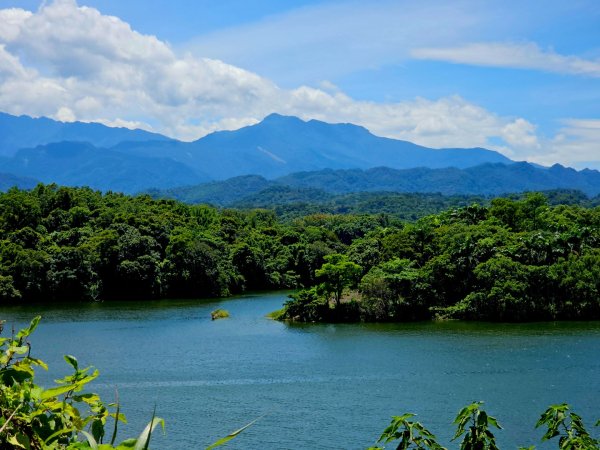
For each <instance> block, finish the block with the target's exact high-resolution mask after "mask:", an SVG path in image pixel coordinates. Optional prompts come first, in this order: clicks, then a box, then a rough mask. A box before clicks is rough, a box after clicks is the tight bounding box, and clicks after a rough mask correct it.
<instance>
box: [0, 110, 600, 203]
mask: <svg viewBox="0 0 600 450" xmlns="http://www.w3.org/2000/svg"><path fill="white" fill-rule="evenodd" d="M36 181H41V182H45V183H51V182H55V183H59V184H64V185H69V186H82V185H86V186H90V187H92V188H95V189H100V190H113V191H122V192H125V193H136V192H140V191H148V190H151V189H154V190H152V191H151V192H153V194H154V195H157V196H171V197H175V198H180V199H183V200H186V201H193V202H211V203H215V204H219V205H230V204H234V203H236V202H239V201H241V200H242V199H243V198H244V197H246V196H248V195H256V194H260V193H261V192H262V191H264V190H265V189H269V188H276V189H275V190H276V191H277V189H279V191H280V192H281V189H282V188H283V187H289V188H290V190H289V192H297V194H298V195H300V196H306V195H308V194H307V193H308V192H310V190H311V189H313V190H318V191H323V192H328V193H333V194H340V193H348V192H357V191H370V192H374V191H394V192H440V193H444V194H449V195H452V194H484V195H497V194H501V193H507V192H519V191H523V190H548V189H556V188H571V189H579V190H581V191H583V192H585V193H586V194H588V195H597V194H598V193H599V192H600V188H599V186H600V172H598V171H595V170H587V169H586V170H583V171H575V170H574V169H569V168H565V167H562V166H559V165H556V166H553V167H550V168H543V167H539V166H535V165H532V164H528V163H516V162H514V161H511V160H510V159H508V158H506V157H505V156H503V155H501V154H500V153H498V152H495V151H492V150H486V149H482V148H471V149H464V148H462V149H461V148H448V149H432V148H427V147H423V146H419V145H416V144H413V143H411V142H407V141H401V140H396V139H389V138H383V137H379V136H375V135H373V134H372V133H370V132H369V131H368V130H367V129H365V128H363V127H360V126H357V125H353V124H329V123H325V122H321V121H317V120H309V121H303V120H301V119H299V118H297V117H289V116H282V115H279V114H271V115H269V116H267V117H266V118H265V119H264V120H263V121H261V122H259V123H257V124H255V125H251V126H247V127H244V128H241V129H239V130H235V131H219V132H214V133H212V134H209V135H207V136H205V137H203V138H201V139H198V140H196V141H193V142H182V141H178V140H174V139H170V138H168V137H165V136H162V135H160V134H156V133H149V132H147V131H143V130H130V129H127V128H111V127H108V126H105V125H101V124H98V123H81V122H74V123H63V122H57V121H54V120H51V119H47V118H39V119H34V118H31V117H27V116H19V117H17V116H11V115H9V114H4V113H0V189H6V188H7V187H8V186H10V185H11V183H14V184H15V185H18V186H21V187H24V188H27V187H30V186H31V185H32V184H33V183H35V182H36ZM182 186H190V187H187V188H181V189H179V188H180V187H182Z"/></svg>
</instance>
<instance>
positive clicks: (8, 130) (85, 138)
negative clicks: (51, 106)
mask: <svg viewBox="0 0 600 450" xmlns="http://www.w3.org/2000/svg"><path fill="white" fill-rule="evenodd" d="M153 140H156V141H169V140H170V139H169V138H167V137H165V136H163V135H160V134H156V133H149V132H148V131H144V130H130V129H128V128H115V127H107V126H105V125H102V124H99V123H83V122H68V123H66V122H58V121H56V120H52V119H48V118H46V117H40V118H38V119H34V118H32V117H29V116H12V115H10V114H6V113H2V112H0V155H1V156H13V155H14V154H15V153H16V152H17V150H19V149H22V148H31V147H36V146H38V145H44V144H50V143H55V142H61V141H79V142H89V143H90V144H92V145H95V146H97V147H112V146H114V145H117V144H119V143H121V142H127V141H132V142H135V141H138V142H139V141H144V142H146V141H153Z"/></svg>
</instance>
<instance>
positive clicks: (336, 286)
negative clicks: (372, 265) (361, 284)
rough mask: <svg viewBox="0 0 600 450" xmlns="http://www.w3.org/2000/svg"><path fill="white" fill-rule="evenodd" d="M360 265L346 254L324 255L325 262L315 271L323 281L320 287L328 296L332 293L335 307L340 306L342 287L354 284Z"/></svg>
mask: <svg viewBox="0 0 600 450" xmlns="http://www.w3.org/2000/svg"><path fill="white" fill-rule="evenodd" d="M361 272H362V267H360V266H359V265H358V264H356V263H353V262H352V261H350V260H349V259H348V257H347V256H346V255H341V254H339V253H333V254H331V255H327V256H325V264H323V265H322V266H321V268H320V269H319V270H317V271H316V275H317V277H319V278H321V279H322V280H323V282H322V283H321V287H322V288H323V290H324V291H325V292H326V293H327V295H328V296H331V295H332V294H333V299H334V300H335V306H336V308H337V307H338V306H340V303H341V300H342V293H343V292H344V289H345V288H347V287H350V286H354V285H356V283H357V282H358V277H359V276H360V274H361Z"/></svg>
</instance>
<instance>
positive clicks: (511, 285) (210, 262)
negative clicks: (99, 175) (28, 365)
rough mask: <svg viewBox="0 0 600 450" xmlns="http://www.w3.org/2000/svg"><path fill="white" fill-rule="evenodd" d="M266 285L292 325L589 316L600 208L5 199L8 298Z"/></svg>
mask: <svg viewBox="0 0 600 450" xmlns="http://www.w3.org/2000/svg"><path fill="white" fill-rule="evenodd" d="M402 213H403V215H405V214H406V213H407V212H406V211H403V212H402ZM263 289H296V290H297V291H296V293H295V294H293V295H292V297H291V299H290V301H288V302H287V303H286V305H285V308H284V310H282V311H281V312H280V313H279V314H277V316H278V317H280V318H282V319H289V320H297V321H330V322H337V321H348V322H354V321H406V320H427V319H432V318H457V319H469V320H491V321H528V320H556V319H568V320H570V319H584V320H596V319H599V318H600V294H599V289H600V208H599V207H586V206H580V205H551V204H550V203H549V201H548V197H547V196H545V195H543V194H540V193H531V194H527V195H525V196H523V197H522V198H518V199H515V198H495V199H492V200H491V201H489V202H487V204H485V205H482V204H471V205H469V206H464V207H456V208H450V209H448V210H446V211H443V212H439V213H436V214H432V215H428V216H425V217H422V218H420V219H418V220H416V221H413V222H405V221H401V220H399V219H398V218H396V217H395V216H394V215H393V214H375V215H374V214H360V213H356V214H334V215H331V214H312V215H307V216H304V217H295V218H292V219H290V218H288V219H287V220H286V219H283V218H280V217H278V216H277V215H276V214H275V212H274V211H272V210H266V209H256V210H236V209H218V208H214V207H211V206H207V205H187V204H184V203H181V202H178V201H174V200H155V199H152V198H151V197H150V196H148V195H140V196H127V195H123V194H116V193H111V192H108V193H101V192H98V191H94V190H91V189H89V188H67V187H60V186H57V185H42V184H40V185H38V186H37V187H35V188H34V189H32V190H30V191H26V190H19V189H11V190H9V191H8V192H6V193H2V194H0V302H2V303H4V304H15V303H33V302H46V303H48V302H58V301H92V300H114V299H120V300H129V299H131V300H150V299H156V298H205V297H218V296H228V295H232V294H235V293H240V292H243V291H246V290H263Z"/></svg>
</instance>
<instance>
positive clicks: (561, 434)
mask: <svg viewBox="0 0 600 450" xmlns="http://www.w3.org/2000/svg"><path fill="white" fill-rule="evenodd" d="M543 426H544V427H546V428H547V431H546V432H545V433H544V436H543V437H542V441H547V440H550V439H554V438H555V437H558V448H559V449H561V450H593V449H599V448H600V441H598V440H597V439H594V438H593V437H592V436H591V435H590V434H589V433H588V431H587V430H586V428H585V426H584V424H583V420H582V419H581V417H580V416H578V415H577V414H575V413H574V412H573V411H571V408H570V407H569V405H567V404H565V403H563V404H561V405H552V406H550V407H549V408H548V409H547V410H546V411H544V413H543V414H542V415H541V417H540V420H539V421H538V422H537V424H536V428H537V427H543Z"/></svg>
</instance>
